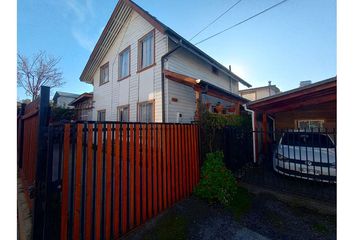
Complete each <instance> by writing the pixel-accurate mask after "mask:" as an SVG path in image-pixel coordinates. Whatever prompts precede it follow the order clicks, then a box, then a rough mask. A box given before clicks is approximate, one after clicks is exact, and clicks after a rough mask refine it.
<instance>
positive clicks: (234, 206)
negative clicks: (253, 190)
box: [228, 187, 252, 220]
mask: <svg viewBox="0 0 354 240" xmlns="http://www.w3.org/2000/svg"><path fill="white" fill-rule="evenodd" d="M251 205H252V196H251V194H250V193H249V192H248V190H247V189H245V188H243V187H237V193H236V197H234V199H233V200H232V201H231V203H230V206H229V207H228V208H229V209H230V210H231V211H232V213H233V214H234V216H235V218H236V219H237V220H238V219H240V218H241V217H242V216H243V215H244V214H246V213H247V212H248V211H249V210H250V208H251Z"/></svg>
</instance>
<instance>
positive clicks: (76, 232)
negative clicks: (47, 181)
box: [73, 124, 83, 239]
mask: <svg viewBox="0 0 354 240" xmlns="http://www.w3.org/2000/svg"><path fill="white" fill-rule="evenodd" d="M82 128H83V125H82V124H78V125H77V132H76V159H75V161H74V162H75V165H74V166H75V183H74V225H73V238H74V239H79V238H80V212H81V189H82V186H81V176H82Z"/></svg>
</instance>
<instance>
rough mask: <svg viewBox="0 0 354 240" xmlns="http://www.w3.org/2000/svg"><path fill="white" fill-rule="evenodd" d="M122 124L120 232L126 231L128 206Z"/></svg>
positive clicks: (125, 131) (124, 129)
mask: <svg viewBox="0 0 354 240" xmlns="http://www.w3.org/2000/svg"><path fill="white" fill-rule="evenodd" d="M122 126H123V135H122V178H121V180H122V220H121V221H122V233H123V234H124V233H126V232H127V210H128V209H127V208H128V204H127V203H128V202H127V201H128V199H127V187H128V186H127V185H128V181H127V173H128V166H127V164H128V163H127V160H128V159H127V158H128V156H127V146H128V144H127V142H128V136H127V124H122Z"/></svg>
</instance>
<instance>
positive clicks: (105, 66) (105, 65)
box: [99, 62, 109, 86]
mask: <svg viewBox="0 0 354 240" xmlns="http://www.w3.org/2000/svg"><path fill="white" fill-rule="evenodd" d="M105 68H107V72H108V73H107V76H108V77H107V81H106V82H102V71H103V70H104V69H105ZM108 82H109V62H106V63H105V64H103V65H102V66H101V67H100V82H99V86H102V85H104V84H106V83H108Z"/></svg>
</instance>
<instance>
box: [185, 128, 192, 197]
mask: <svg viewBox="0 0 354 240" xmlns="http://www.w3.org/2000/svg"><path fill="white" fill-rule="evenodd" d="M190 133H191V126H190V125H188V126H187V131H186V145H187V196H189V195H190V193H191V166H190V164H191V162H192V161H191V160H192V154H191V153H192V151H191V143H190V139H191V135H190Z"/></svg>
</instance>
